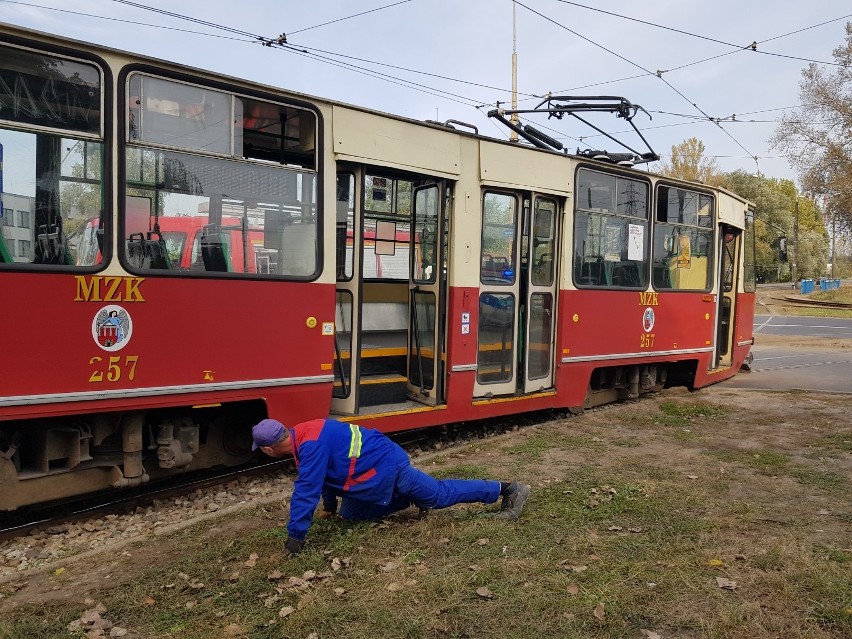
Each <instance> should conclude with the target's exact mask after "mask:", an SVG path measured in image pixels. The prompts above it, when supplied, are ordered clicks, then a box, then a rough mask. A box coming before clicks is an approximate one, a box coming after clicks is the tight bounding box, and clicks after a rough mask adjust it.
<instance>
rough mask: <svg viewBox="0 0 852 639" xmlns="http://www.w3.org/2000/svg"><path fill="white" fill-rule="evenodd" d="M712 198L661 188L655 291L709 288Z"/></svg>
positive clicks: (654, 270)
mask: <svg viewBox="0 0 852 639" xmlns="http://www.w3.org/2000/svg"><path fill="white" fill-rule="evenodd" d="M712 226H713V199H712V198H711V197H710V196H707V195H704V194H702V193H697V192H694V191H689V190H686V189H679V188H674V187H667V186H661V187H659V189H658V191H657V215H656V224H655V226H654V261H653V274H654V277H653V282H654V287H655V288H657V289H667V290H689V291H705V290H709V289H710V288H711V286H712V272H713V271H712V265H713V264H712V263H713V231H712Z"/></svg>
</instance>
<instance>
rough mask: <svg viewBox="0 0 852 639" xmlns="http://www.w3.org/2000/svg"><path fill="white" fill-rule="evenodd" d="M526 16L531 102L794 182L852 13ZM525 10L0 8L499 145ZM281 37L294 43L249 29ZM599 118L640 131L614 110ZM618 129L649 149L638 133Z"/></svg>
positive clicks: (792, 3)
mask: <svg viewBox="0 0 852 639" xmlns="http://www.w3.org/2000/svg"><path fill="white" fill-rule="evenodd" d="M146 7H147V8H146ZM589 7H594V9H591V8H589ZM152 9H153V10H152ZM595 9H597V10H595ZM514 10H515V33H516V49H517V55H518V92H519V107H521V108H530V107H532V106H534V105H536V104H537V103H538V102H540V99H538V98H537V97H536V96H542V95H544V94H546V93H548V92H551V93H552V94H553V95H616V96H624V97H626V98H627V99H628V100H630V101H631V102H632V103H634V104H639V105H641V106H642V107H644V108H645V109H647V111H648V112H649V114H650V115H651V116H652V118H653V119H649V118H648V116H647V115H645V114H643V113H640V114H639V115H637V116H636V118H635V120H634V122H635V123H636V124H637V126H638V127H639V128H640V129H641V130H642V132H643V134H644V135H645V137H646V138H647V140H648V141H649V143H650V144H651V146H652V147H653V149H654V150H655V151H657V152H658V153H659V154H661V155H663V156H664V157H665V156H668V154H669V153H670V150H671V146H672V145H673V144H677V143H679V142H681V141H683V140H684V139H686V138H688V137H692V136H695V137H698V138H699V139H701V140H702V141H703V142H704V143H705V145H706V147H707V155H709V156H713V157H715V158H716V160H717V162H718V165H719V167H720V168H721V169H722V170H725V171H730V170H734V169H744V170H746V171H749V172H755V171H757V170H759V171H760V172H762V173H763V174H765V175H767V176H770V177H784V178H795V174H794V172H793V171H792V169H791V168H790V167H789V165H788V163H787V161H786V160H785V159H784V158H783V157H781V156H780V155H779V154H778V153H777V151H775V150H773V149H772V148H770V146H769V145H768V142H767V140H768V138H769V137H770V135H771V134H772V132H773V131H774V129H775V126H776V123H777V120H778V118H780V116H781V115H782V113H783V112H784V111H785V110H789V109H790V108H792V107H795V106H797V105H798V104H800V96H799V80H800V77H801V70H802V69H803V68H804V67H806V66H807V65H808V64H809V63H810V62H815V63H818V64H821V65H823V68H826V69H828V70H833V69H836V67H834V66H832V65H831V64H830V63H833V62H834V58H833V56H832V51H833V50H834V49H835V48H836V47H838V46H840V45H841V44H842V43H843V41H844V33H845V32H844V25H845V23H846V21H847V20H852V4H850V3H849V2H848V0H817V1H812V2H801V0H715V1H714V2H696V1H694V0H655V1H654V2H642V3H638V2H627V1H626V0H602V1H598V2H594V1H593V0H584V1H581V2H568V1H566V0H522V1H519V2H516V3H515V5H514ZM164 12H173V13H177V14H180V15H181V16H186V17H189V18H192V19H193V20H187V19H183V18H180V17H177V16H174V15H167V14H166V13H164ZM358 14H360V15H358ZM512 14H513V3H512V1H511V0H360V1H358V2H355V1H353V0H349V1H345V0H312V1H311V2H304V1H296V0H251V1H245V0H244V1H243V2H233V3H232V2H229V3H225V2H222V1H221V0H182V1H181V2H180V3H175V2H172V1H167V0H139V1H138V2H135V1H134V2H131V1H130V0H32V1H30V0H27V1H11V0H0V21H3V22H8V23H12V24H16V25H20V26H25V27H29V28H33V29H38V30H42V31H47V32H51V33H61V34H63V35H65V36H67V37H70V38H74V39H78V40H84V41H88V42H93V43H97V44H102V45H106V46H109V47H115V48H120V49H125V50H129V51H133V52H137V53H142V54H145V55H150V56H155V57H159V58H164V59H168V60H171V61H174V62H178V63H181V64H187V65H190V66H194V67H200V68H204V69H209V70H212V71H215V72H221V73H223V74H227V75H232V76H238V77H244V78H248V79H251V80H256V81H260V82H264V83H267V84H272V85H276V86H280V87H284V88H287V89H292V90H295V91H299V92H303V93H308V94H312V95H317V96H321V97H327V98H331V99H335V100H340V101H344V102H348V103H352V104H357V105H359V106H364V107H369V108H373V109H378V110H381V111H386V112H389V113H394V114H399V115H402V116H405V117H410V118H415V119H432V120H434V119H436V118H437V119H440V120H447V119H456V120H462V121H465V122H469V123H471V124H473V125H475V126H477V127H478V128H479V131H480V132H481V133H484V134H487V135H493V136H495V137H501V138H504V139H505V138H507V137H508V132H507V131H506V130H505V129H504V128H502V127H501V126H500V125H498V124H496V123H495V122H494V121H493V120H490V119H489V118H488V117H486V115H485V113H486V112H487V111H488V110H489V109H491V108H493V107H494V106H495V104H496V103H497V102H498V101H500V102H504V103H508V102H509V101H510V100H511V86H512V82H511V56H512V33H513V29H512V26H513V17H512ZM164 27H168V28H164ZM220 27H221V28H220ZM202 34H206V35H202ZM280 34H286V36H287V38H286V39H287V43H288V45H289V48H286V49H282V48H277V47H263V46H260V45H259V44H257V41H256V40H255V39H254V38H252V37H251V36H261V37H264V38H276V37H278V36H279V35H280ZM752 43H756V51H754V50H752V49H751V48H750V45H751V44H752ZM824 63H828V64H824ZM658 72H662V73H659V74H658ZM526 118H527V119H526V121H527V122H529V123H530V124H533V125H535V126H538V127H539V128H540V129H542V130H543V131H545V132H546V133H548V134H550V135H552V136H554V137H557V138H558V139H560V140H561V141H562V142H563V143H564V144H565V145H566V146H567V147H568V148H569V149H571V150H572V151H573V150H574V149H576V148H578V147H579V148H581V149H583V148H588V147H592V148H597V149H606V150H609V151H621V150H623V149H621V148H619V147H618V146H617V145H616V144H615V143H613V142H612V141H610V140H607V139H606V138H603V137H602V136H600V135H597V134H596V132H595V131H594V130H591V129H589V128H587V127H585V126H584V125H583V124H581V123H579V122H576V121H570V122H569V121H568V120H571V118H568V119H566V120H562V121H557V120H549V121H548V120H547V119H546V117H545V116H543V115H539V114H534V115H530V116H526ZM589 119H590V120H592V121H593V122H594V123H595V124H597V125H598V126H599V127H600V128H602V129H604V130H605V131H607V132H611V133H619V132H625V131H628V130H629V125H627V124H626V123H625V122H624V121H623V120H617V119H616V118H615V117H614V116H612V115H596V116H590V118H589ZM714 119H718V120H719V122H720V124H716V123H715V122H714V121H713V120H714ZM733 119H735V121H732V120H733ZM616 137H619V138H622V139H624V141H625V142H627V143H628V144H630V145H631V146H633V148H634V149H636V150H638V151H644V150H645V149H644V148H643V147H642V145H641V140H638V139H637V138H636V137H635V135H631V134H629V133H624V134H621V133H619V135H617V136H616ZM755 156H756V157H757V159H755ZM653 166H654V165H652V166H651V168H653Z"/></svg>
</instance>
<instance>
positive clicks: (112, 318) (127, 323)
mask: <svg viewBox="0 0 852 639" xmlns="http://www.w3.org/2000/svg"><path fill="white" fill-rule="evenodd" d="M132 333H133V320H132V319H131V318H130V313H128V312H127V311H126V310H125V309H123V308H122V307H121V306H116V305H115V304H111V305H109V306H104V307H103V308H102V309H101V310H99V311H98V312H97V314H96V315H95V319H94V320H93V321H92V337H93V338H94V340H95V343H96V344H97V345H98V346H100V347H101V348H102V349H104V350H105V351H117V350H120V349H122V348H124V346H125V345H126V344H127V342H129V341H130V336H131V334H132Z"/></svg>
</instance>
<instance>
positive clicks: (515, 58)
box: [509, 0, 518, 142]
mask: <svg viewBox="0 0 852 639" xmlns="http://www.w3.org/2000/svg"><path fill="white" fill-rule="evenodd" d="M516 45H517V42H516V37H515V0H512V110H513V111H514V110H516V109H517V108H518V51H517V47H516ZM511 122H512V124H514V125H515V126H518V114H517V113H513V114H512V120H511ZM509 139H510V140H511V141H512V142H517V141H518V134H517V132H516V131H514V130H513V131H512V134H511V135H510V136H509Z"/></svg>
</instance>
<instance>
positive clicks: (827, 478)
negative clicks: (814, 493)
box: [790, 466, 850, 495]
mask: <svg viewBox="0 0 852 639" xmlns="http://www.w3.org/2000/svg"><path fill="white" fill-rule="evenodd" d="M790 475H792V476H793V477H795V478H796V480H797V481H798V482H799V483H801V484H804V485H805V486H812V487H814V488H819V489H820V490H824V491H825V492H827V493H832V494H845V495H848V494H849V489H850V486H849V480H848V479H847V478H846V477H844V476H843V475H838V474H837V473H832V472H828V471H824V470H815V469H813V468H806V467H804V466H797V467H796V468H794V469H792V470H791V471H790Z"/></svg>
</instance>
